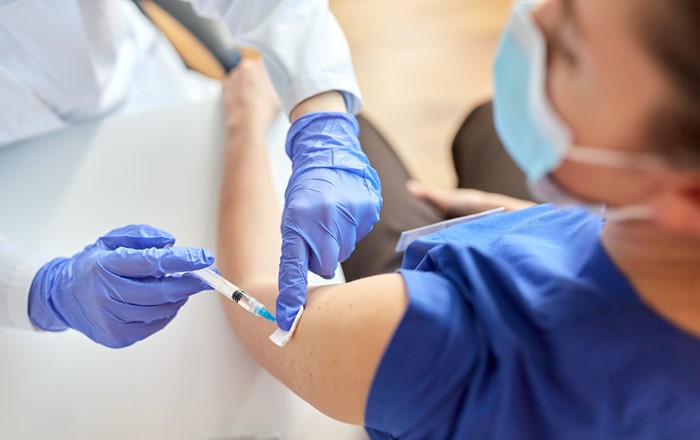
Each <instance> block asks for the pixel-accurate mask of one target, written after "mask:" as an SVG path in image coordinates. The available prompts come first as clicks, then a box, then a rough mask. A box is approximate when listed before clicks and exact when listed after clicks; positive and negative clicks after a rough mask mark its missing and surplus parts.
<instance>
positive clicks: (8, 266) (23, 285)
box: [0, 234, 50, 330]
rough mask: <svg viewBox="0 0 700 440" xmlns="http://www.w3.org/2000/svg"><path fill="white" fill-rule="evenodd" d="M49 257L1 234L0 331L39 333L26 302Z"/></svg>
mask: <svg viewBox="0 0 700 440" xmlns="http://www.w3.org/2000/svg"><path fill="white" fill-rule="evenodd" d="M49 260H50V257H49V256H47V255H45V254H43V253H42V252H39V251H37V250H36V249H32V248H28V247H25V246H22V245H19V244H16V243H12V242H10V241H8V240H7V239H6V238H5V237H4V236H2V235H1V234H0V327H12V328H17V329H24V330H37V329H36V328H35V327H34V326H33V325H32V323H31V321H30V320H29V315H28V311H27V302H28V298H29V288H30V287H31V285H32V281H33V280H34V275H36V273H37V272H38V271H39V269H40V268H41V267H42V266H43V265H44V264H46V263H47V262H48V261H49Z"/></svg>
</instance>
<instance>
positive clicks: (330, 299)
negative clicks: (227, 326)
mask: <svg viewBox="0 0 700 440" xmlns="http://www.w3.org/2000/svg"><path fill="white" fill-rule="evenodd" d="M276 287H277V286H276V285H271V284H266V285H263V284H257V283H251V284H249V285H246V286H245V288H246V290H248V291H250V292H251V293H253V294H254V295H255V296H258V298H259V299H263V298H268V302H269V300H270V299H272V298H274V296H276V292H277V290H276ZM407 302H408V299H407V296H406V289H405V287H404V283H403V280H402V278H401V276H400V275H398V274H391V275H381V276H376V277H371V278H366V279H363V280H359V281H356V282H352V283H348V284H340V285H332V286H324V287H319V288H315V289H311V290H310V291H309V294H308V298H307V303H306V307H305V311H304V315H303V316H302V318H301V320H300V321H299V324H298V326H297V329H296V333H295V334H294V337H293V338H292V340H291V341H290V342H289V344H288V345H287V346H286V347H284V348H279V347H277V346H275V345H274V344H272V342H270V341H269V340H267V336H269V335H270V334H271V333H272V331H273V330H274V326H272V325H267V324H265V323H263V322H262V320H260V319H259V318H255V317H253V316H252V315H249V314H246V313H241V312H240V309H239V308H238V307H232V306H229V307H228V313H229V318H230V322H231V324H232V326H233V328H234V330H235V331H236V333H237V334H238V336H239V337H240V338H241V340H242V341H243V342H244V344H245V345H246V346H247V348H248V349H249V351H250V352H251V353H252V354H253V356H254V357H255V358H256V360H257V361H258V362H259V363H260V364H261V365H262V366H263V367H265V368H266V369H267V370H268V371H269V372H270V373H272V374H273V375H274V376H275V377H277V378H278V379H279V380H280V381H282V382H283V383H284V384H285V385H286V386H287V387H289V388H290V389H291V390H292V391H294V392H295V393H296V394H298V395H299V396H301V397H302V398H303V399H304V400H306V401H307V402H309V403H310V404H311V405H313V406H314V407H316V408H317V409H318V410H320V411H321V412H323V413H325V414H326V415H328V416H330V417H333V418H335V419H337V420H341V421H344V422H347V423H352V424H358V425H361V424H364V418H365V407H366V403H367V397H368V395H369V391H370V387H371V385H372V380H373V378H374V374H375V372H376V371H377V368H378V366H379V363H380V361H381V359H382V355H383V354H384V351H385V349H386V347H387V345H388V344H389V342H390V340H391V338H392V336H393V333H394V331H395V330H396V328H397V326H398V325H399V322H400V321H401V319H402V317H403V315H404V313H405V310H406V307H407Z"/></svg>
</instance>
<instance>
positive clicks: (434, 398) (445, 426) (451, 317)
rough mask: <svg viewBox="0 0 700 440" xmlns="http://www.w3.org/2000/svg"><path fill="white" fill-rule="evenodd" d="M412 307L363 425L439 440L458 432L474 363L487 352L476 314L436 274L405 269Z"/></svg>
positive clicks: (386, 357) (386, 360) (395, 338)
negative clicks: (458, 419)
mask: <svg viewBox="0 0 700 440" xmlns="http://www.w3.org/2000/svg"><path fill="white" fill-rule="evenodd" d="M401 274H402V276H403V278H404V283H405V284H406V286H407V291H408V295H409V306H408V309H407V311H406V314H405V315H404V317H403V319H402V321H401V323H400V324H399V327H398V329H397V330H396V333H395V334H394V336H393V338H392V340H391V342H390V344H389V346H388V348H387V350H386V352H385V354H384V357H383V359H382V361H381V363H380V365H379V368H378V370H377V372H376V374H375V377H374V381H373V383H372V387H371V390H370V394H369V397H368V401H367V409H366V414H365V421H366V425H367V428H368V431H369V432H370V433H371V434H373V438H381V437H379V436H378V432H381V433H386V434H388V435H390V436H391V437H389V438H392V437H398V438H441V437H444V436H446V435H447V433H449V432H451V431H452V430H453V429H454V423H455V420H456V419H457V418H458V414H459V412H460V409H461V408H462V406H463V399H464V396H465V394H466V392H467V389H466V388H467V385H468V382H469V377H470V376H473V375H475V374H478V372H477V371H474V369H475V368H474V365H475V360H476V359H479V358H480V357H481V356H483V354H484V353H485V352H486V351H488V349H487V347H486V346H485V345H486V343H485V341H484V340H482V338H480V333H481V332H480V331H479V329H478V326H477V325H476V323H475V320H474V317H473V310H472V308H471V306H470V305H469V304H467V302H466V301H465V300H464V297H463V296H462V295H460V292H459V291H458V289H457V288H456V287H455V286H454V285H453V284H452V283H451V282H450V281H449V280H447V279H446V278H444V277H442V276H441V275H439V274H437V273H434V272H421V271H411V270H403V271H401Z"/></svg>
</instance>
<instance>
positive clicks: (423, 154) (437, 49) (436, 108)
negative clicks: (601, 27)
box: [330, 0, 512, 186]
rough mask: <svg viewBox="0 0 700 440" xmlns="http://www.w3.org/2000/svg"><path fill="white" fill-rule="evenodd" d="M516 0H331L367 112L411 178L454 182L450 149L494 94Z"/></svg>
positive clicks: (445, 184) (436, 181) (441, 183)
mask: <svg viewBox="0 0 700 440" xmlns="http://www.w3.org/2000/svg"><path fill="white" fill-rule="evenodd" d="M511 4H512V1H511V0H330V5H331V8H332V10H333V12H334V13H335V15H336V17H337V18H338V20H339V21H340V23H341V25H342V26H343V29H344V30H345V33H346V35H347V37H348V40H349V41H350V47H351V49H352V54H353V59H354V63H355V69H356V71H357V75H358V77H359V81H360V86H361V87H362V92H363V94H364V98H365V104H366V105H365V113H366V115H367V116H369V117H370V118H371V119H372V121H373V122H374V123H375V124H376V125H377V126H378V127H379V128H380V129H381V130H382V131H383V132H384V135H385V136H386V137H387V138H388V140H389V141H390V142H391V143H392V144H393V146H394V147H395V149H396V150H397V151H398V153H399V154H400V156H401V158H402V159H403V160H404V162H405V163H406V165H407V166H408V168H409V170H411V172H412V173H413V175H414V177H416V178H418V179H420V180H424V181H426V182H430V183H434V184H437V185H440V186H451V185H453V184H454V179H455V177H454V172H453V170H452V165H451V163H452V162H451V159H450V147H451V142H452V138H453V137H454V135H455V133H456V131H457V129H458V128H459V126H460V124H461V123H462V122H463V120H464V118H465V116H466V115H467V113H468V112H469V111H470V110H471V109H472V108H473V107H474V106H475V105H476V104H479V103H481V102H483V101H485V100H487V99H489V97H490V95H491V63H492V60H493V56H494V55H495V49H496V45H497V43H498V37H499V34H500V31H501V29H502V28H503V26H504V25H505V21H506V19H507V18H508V12H509V8H510V5H511Z"/></svg>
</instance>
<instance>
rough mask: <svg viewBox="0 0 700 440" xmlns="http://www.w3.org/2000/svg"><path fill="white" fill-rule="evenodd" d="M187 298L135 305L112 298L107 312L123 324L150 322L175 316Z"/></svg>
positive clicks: (107, 306)
mask: <svg viewBox="0 0 700 440" xmlns="http://www.w3.org/2000/svg"><path fill="white" fill-rule="evenodd" d="M186 302H187V299H184V300H182V301H178V302H174V303H166V304H157V305H134V304H127V303H123V302H119V301H114V300H111V303H110V304H107V305H106V307H105V309H106V310H105V312H106V313H108V314H109V315H110V317H111V318H113V319H115V320H116V322H118V323H121V324H133V325H138V324H139V323H141V324H148V323H151V322H154V321H160V320H163V319H166V318H170V317H172V316H175V314H176V313H177V312H178V310H180V307H182V306H183V305H185V303H186Z"/></svg>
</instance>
